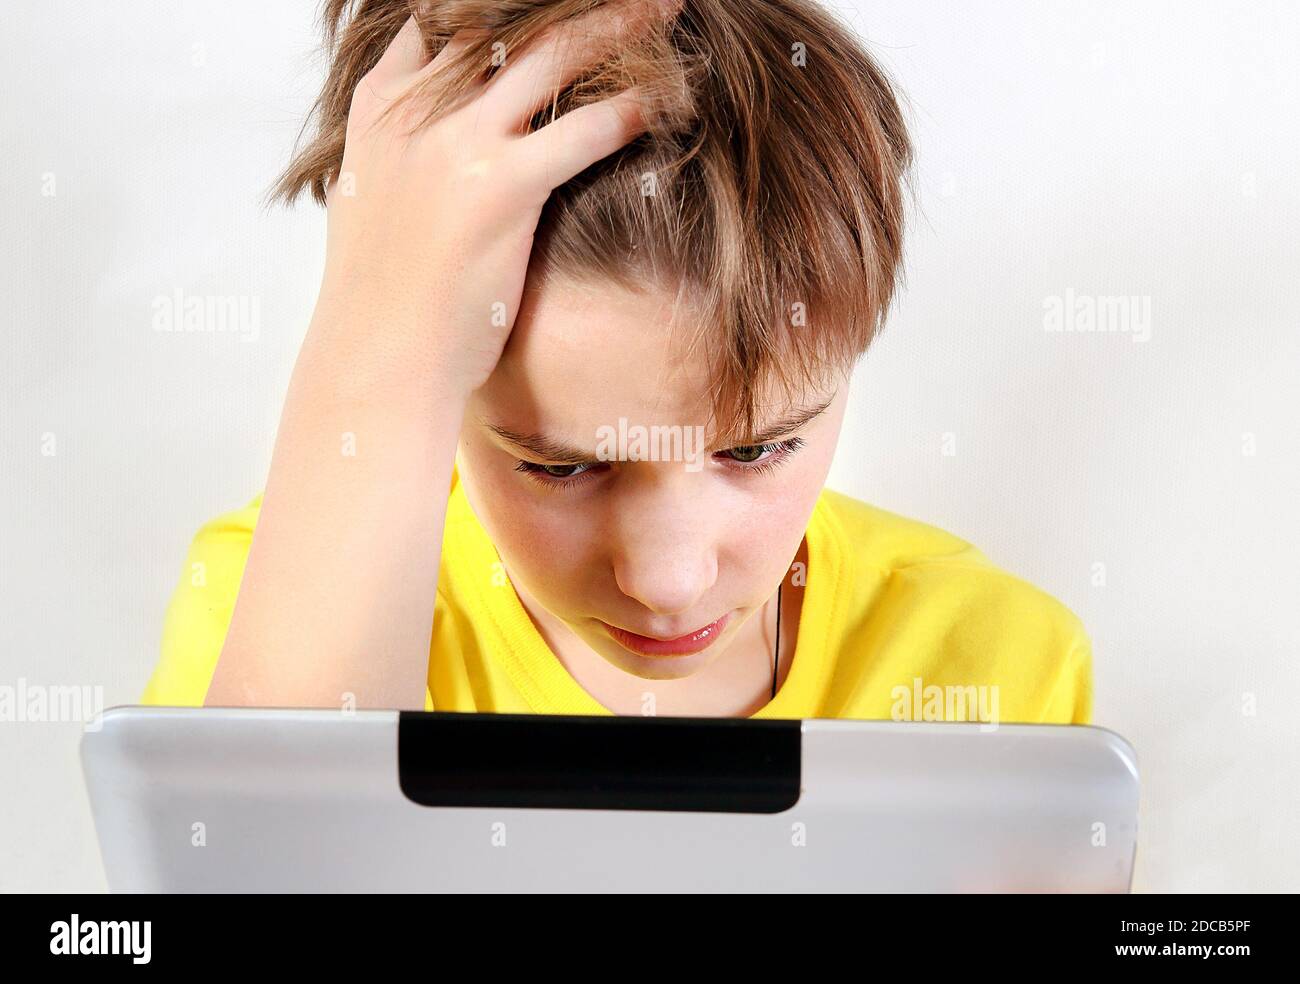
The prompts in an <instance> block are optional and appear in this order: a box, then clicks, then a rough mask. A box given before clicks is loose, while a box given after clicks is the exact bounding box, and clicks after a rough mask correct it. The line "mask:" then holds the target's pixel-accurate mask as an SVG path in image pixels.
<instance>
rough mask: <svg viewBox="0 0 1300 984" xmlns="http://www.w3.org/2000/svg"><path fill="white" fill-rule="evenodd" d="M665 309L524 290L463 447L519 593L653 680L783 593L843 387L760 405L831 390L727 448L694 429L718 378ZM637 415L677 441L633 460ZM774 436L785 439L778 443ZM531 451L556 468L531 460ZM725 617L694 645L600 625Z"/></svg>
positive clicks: (665, 624) (613, 293) (471, 493)
mask: <svg viewBox="0 0 1300 984" xmlns="http://www.w3.org/2000/svg"><path fill="white" fill-rule="evenodd" d="M671 314H672V302H671V298H668V297H666V296H663V295H657V294H651V295H644V296H640V295H635V294H630V293H627V292H625V291H622V290H620V289H617V288H601V289H599V290H597V289H594V288H580V287H576V286H568V285H566V286H559V285H549V286H546V287H544V288H543V289H541V290H539V291H529V292H526V293H525V296H524V301H523V306H522V308H521V310H520V313H519V316H518V318H517V320H516V322H515V326H514V329H513V331H512V333H511V336H510V341H509V343H508V345H507V346H506V349H505V352H504V353H503V355H502V358H501V361H500V363H499V364H498V366H497V369H496V371H495V373H494V374H493V375H492V377H491V378H490V379H489V380H488V382H487V383H486V384H485V385H484V386H483V387H482V388H481V389H480V390H478V391H477V392H476V393H475V394H474V395H473V397H472V398H471V400H470V402H469V406H468V408H467V412H466V417H465V426H464V429H463V430H462V433H461V440H460V447H459V452H458V459H457V461H458V468H459V471H460V474H461V479H462V481H463V482H464V485H465V491H466V494H467V496H468V497H469V501H470V504H471V505H472V506H473V509H474V512H475V514H476V515H477V516H478V518H479V520H480V522H481V523H482V525H483V527H484V529H485V530H486V531H487V533H488V535H489V537H491V539H492V541H493V543H494V544H495V545H496V547H497V550H498V552H499V554H500V556H501V560H502V562H503V564H504V566H505V568H506V571H507V573H508V574H509V576H510V578H511V580H512V582H513V583H514V584H515V586H516V587H517V588H520V594H521V595H527V596H531V598H532V599H533V600H534V601H535V602H538V603H540V604H541V605H542V606H543V607H544V608H545V609H546V610H547V612H549V613H550V615H552V616H553V617H554V618H556V619H558V620H560V621H562V622H563V623H564V626H565V627H567V628H568V629H569V630H571V631H572V632H573V633H574V634H575V635H576V636H577V637H578V638H579V639H581V640H582V641H583V642H584V643H586V645H587V646H589V647H590V648H591V649H592V650H594V651H595V652H597V653H599V654H600V655H601V656H603V657H604V658H605V659H607V660H608V661H609V662H610V663H612V664H613V665H614V666H616V667H618V668H620V669H622V670H624V671H626V672H628V673H631V674H634V675H636V676H640V677H643V678H647V679H678V678H682V677H688V676H691V675H692V674H694V673H696V672H697V671H699V670H700V669H702V668H703V667H705V666H707V665H708V664H709V663H711V662H712V661H713V660H715V659H717V658H718V657H719V656H720V655H722V654H723V653H724V652H725V651H726V650H727V647H728V646H729V645H730V644H731V643H732V642H733V641H734V640H735V639H736V638H737V637H738V633H739V630H740V628H741V626H743V625H744V624H745V623H746V622H747V621H748V619H749V618H750V616H752V615H753V614H754V613H755V612H756V611H758V610H759V609H760V608H761V607H762V606H763V604H764V603H765V602H766V601H767V600H768V599H769V598H770V597H771V596H772V594H773V593H774V592H775V591H776V588H777V586H778V584H780V583H781V580H782V578H783V577H784V576H785V574H786V572H787V570H788V569H789V566H790V564H791V562H792V561H793V560H794V557H795V554H796V552H797V551H798V549H799V545H800V542H801V540H802V539H803V535H804V530H805V528H806V526H807V523H808V518H809V516H810V514H811V512H812V509H813V506H814V505H815V503H816V500H817V496H818V494H819V492H820V491H821V488H822V486H823V484H824V483H825V480H826V474H827V471H828V469H829V468H830V462H831V456H832V454H833V453H834V450H835V444H836V441H837V440H838V438H839V432H840V424H841V422H842V420H843V416H844V405H845V400H846V398H847V392H848V384H847V380H846V379H845V378H844V377H843V375H842V374H836V376H835V378H834V379H833V380H832V381H829V382H828V383H827V384H826V385H825V387H824V388H820V389H818V390H817V391H815V392H808V393H806V394H804V396H803V398H802V399H800V400H798V401H797V402H796V403H795V404H794V405H792V406H788V405H785V404H777V403H774V404H770V405H769V404H764V405H762V406H761V407H760V409H759V411H758V417H759V427H760V432H761V431H762V430H766V429H767V425H769V424H772V423H775V422H776V421H778V420H782V419H786V418H788V417H789V416H790V415H791V413H792V412H794V411H799V410H806V409H809V408H812V409H815V408H817V407H819V406H822V405H823V404H827V405H826V407H825V409H824V410H823V411H822V412H821V413H820V414H817V415H816V416H815V417H813V418H812V419H811V420H810V421H808V422H807V423H805V424H804V425H803V426H801V427H799V428H797V429H796V430H793V431H784V432H782V433H781V434H779V435H774V436H773V437H772V438H771V439H770V440H769V439H767V438H764V440H763V441H762V443H764V444H766V445H768V448H769V450H763V451H760V450H759V449H757V448H754V449H751V450H749V451H745V450H743V449H742V450H740V451H733V452H731V453H730V454H728V453H726V450H727V449H723V448H718V447H716V446H715V443H714V440H713V434H712V433H708V432H704V433H701V431H702V430H703V428H702V426H700V425H703V423H704V422H705V421H707V420H708V413H709V403H708V401H707V399H706V397H707V394H708V392H709V389H710V385H709V384H710V382H711V381H710V379H709V378H708V375H707V369H706V368H705V367H704V366H702V365H700V364H699V362H698V361H691V362H688V361H687V360H686V356H685V348H686V345H685V344H684V338H683V336H685V335H686V334H687V333H686V332H685V331H684V330H681V329H677V330H670V319H671ZM673 336H676V337H673ZM620 420H622V421H623V422H624V423H623V425H622V426H620ZM489 425H493V426H489ZM494 427H495V428H499V429H501V430H504V431H508V432H510V433H511V434H512V435H514V436H516V437H517V438H518V439H520V440H525V441H528V442H530V443H534V441H533V439H535V438H537V437H542V438H547V439H549V440H551V441H552V442H554V443H555V444H557V445H566V446H572V447H573V448H575V449H577V450H578V451H579V452H580V458H581V460H582V461H583V462H587V463H585V464H578V463H576V462H575V461H573V460H566V459H565V458H564V456H562V455H556V454H555V453H554V452H553V451H552V452H551V453H549V454H548V453H539V451H538V450H536V449H533V450H530V449H528V448H525V447H523V446H521V445H519V444H517V443H513V442H512V441H511V440H510V439H509V438H507V437H506V436H503V435H502V433H500V431H499V430H494ZM638 427H640V428H644V429H645V431H646V432H647V434H650V433H652V432H651V431H650V429H651V428H652V427H663V428H673V430H665V431H660V432H657V433H659V434H667V435H673V434H674V430H675V432H676V435H677V436H679V437H680V443H678V444H677V445H676V446H673V445H672V444H671V443H670V442H669V441H668V440H664V441H660V440H650V441H648V442H647V443H645V444H643V445H641V449H642V450H641V459H642V460H627V459H628V458H630V457H632V456H633V455H635V454H636V453H637V447H636V445H635V444H634V443H633V441H634V440H635V438H636V434H637V428H638ZM620 431H621V432H622V433H623V434H624V435H625V436H626V440H625V441H624V442H623V443H622V445H621V446H620V443H619V440H618V437H619V434H620ZM697 435H698V437H700V438H702V440H697ZM602 437H603V438H605V440H606V443H605V444H604V445H602V443H601V439H602ZM792 438H798V439H799V441H795V442H793V444H792V443H791V441H790V439H792ZM753 443H759V442H753ZM778 443H784V444H785V445H786V448H787V450H785V451H781V450H771V447H772V446H773V445H776V444H778ZM800 443H801V445H802V446H797V445H799V444H800ZM734 446H735V445H734V444H732V447H734ZM755 456H757V459H758V460H756V461H751V460H750V459H753V458H754V457H755ZM666 457H675V458H676V460H663V459H664V458H666ZM647 458H649V459H651V460H646V459H647ZM611 459H616V460H611ZM617 459H621V460H617ZM521 461H526V462H530V463H533V464H534V465H538V466H550V467H549V468H548V469H547V470H546V471H545V472H541V470H540V468H535V469H533V470H532V471H531V472H524V471H520V470H518V467H519V463H520V462H521ZM539 472H540V473H539ZM489 573H490V572H485V575H484V576H488V574H489ZM723 617H726V622H725V623H724V624H723V625H722V626H721V628H720V630H718V631H715V632H713V633H711V635H710V637H711V638H712V640H713V641H712V642H711V643H708V644H707V645H705V647H704V648H703V649H701V650H699V651H696V652H693V653H689V654H685V655H682V654H674V655H668V654H663V653H657V654H649V655H647V654H646V653H645V652H643V651H642V652H634V651H632V649H630V648H628V647H627V646H625V645H624V644H623V643H621V642H619V641H618V640H617V639H616V638H615V637H614V636H612V635H611V634H610V632H609V631H608V629H607V627H606V626H607V625H612V626H616V627H618V628H622V629H625V630H628V631H630V632H634V633H637V634H639V635H642V636H653V637H655V638H658V639H672V638H675V637H679V636H683V635H688V634H691V633H694V632H695V631H696V630H698V629H700V628H702V627H705V626H708V625H709V624H710V623H713V622H714V621H715V620H717V619H720V618H723ZM706 641H707V640H706ZM633 644H634V645H635V644H636V641H635V640H633ZM699 644H700V643H699V642H698V641H697V643H696V645H699ZM651 648H654V647H651Z"/></svg>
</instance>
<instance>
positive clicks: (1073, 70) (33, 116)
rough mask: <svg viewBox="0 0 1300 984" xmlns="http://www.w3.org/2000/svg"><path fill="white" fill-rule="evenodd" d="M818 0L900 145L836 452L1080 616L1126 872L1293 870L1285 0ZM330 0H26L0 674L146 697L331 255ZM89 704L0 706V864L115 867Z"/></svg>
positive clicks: (1241, 879)
mask: <svg viewBox="0 0 1300 984" xmlns="http://www.w3.org/2000/svg"><path fill="white" fill-rule="evenodd" d="M835 6H837V7H838V8H839V9H840V10H841V11H842V12H843V14H844V16H845V17H846V19H848V20H849V21H850V22H851V23H853V24H854V25H855V26H857V27H858V28H859V29H860V30H861V31H862V33H863V34H864V35H865V36H866V37H867V38H868V39H869V40H870V41H871V42H872V43H873V45H874V51H875V52H876V54H877V55H878V56H879V57H880V59H881V60H882V61H883V63H884V64H885V65H886V66H887V67H888V68H889V69H890V70H891V71H892V73H893V74H894V75H895V77H896V79H897V80H898V81H899V82H900V84H901V86H902V88H903V89H904V90H905V91H906V93H907V94H908V99H909V103H910V105H909V109H908V111H909V115H910V118H911V121H912V126H913V133H914V136H915V139H916V141H917V145H918V151H919V160H918V168H917V173H916V190H917V206H918V207H917V215H916V218H915V220H914V222H913V225H912V230H911V239H910V243H909V252H908V276H909V281H908V287H907V290H906V291H905V293H904V295H903V297H902V299H901V301H900V304H899V307H898V309H897V311H896V313H895V315H894V317H893V318H892V319H891V322H890V324H889V326H888V327H887V329H886V332H885V334H884V336H883V337H882V338H881V340H880V343H879V345H878V347H877V348H876V349H874V350H873V352H872V353H871V354H870V355H869V356H868V358H867V360H866V361H865V363H864V365H863V368H862V370H861V372H860V373H859V376H858V379H857V383H856V386H855V395H854V399H853V403H852V405H851V408H850V419H849V421H848V423H847V425H846V431H845V434H844V438H843V441H842V444H841V446H840V449H839V454H838V456H837V458H836V461H835V466H834V469H833V472H832V476H831V482H830V484H831V485H832V486H833V487H835V488H838V489H841V490H843V491H845V492H848V493H850V494H853V495H856V496H859V497H861V498H864V499H868V500H870V501H873V502H875V503H877V504H879V505H881V506H884V507H885V508H888V509H892V510H894V511H897V512H902V513H905V514H907V515H911V516H916V517H918V518H922V519H925V520H927V521H929V522H932V523H935V524H937V525H940V526H943V527H946V528H948V529H950V530H952V531H954V532H956V533H958V534H960V535H962V536H964V537H966V538H967V539H969V540H971V541H972V542H974V543H976V544H978V545H980V546H981V547H983V548H984V549H985V551H986V552H987V553H988V554H989V555H990V556H991V557H992V558H993V559H994V560H995V561H996V562H998V563H1000V564H1002V565H1003V566H1005V567H1007V568H1009V569H1011V570H1013V571H1016V572H1017V573H1019V574H1021V575H1023V576H1025V577H1026V578H1028V579H1030V580H1031V581H1034V582H1036V583H1038V584H1040V585H1042V586H1043V587H1044V588H1046V589H1047V590H1049V591H1051V592H1052V593H1053V594H1056V595H1057V596H1058V597H1060V598H1061V599H1062V600H1063V601H1065V602H1066V603H1067V604H1068V605H1070V606H1071V607H1072V608H1074V609H1075V610H1076V611H1077V612H1078V613H1079V614H1080V615H1081V616H1082V617H1083V619H1084V621H1085V624H1086V625H1087V626H1088V628H1089V630H1090V631H1091V634H1092V636H1093V640H1094V646H1095V659H1096V678H1097V703H1096V722H1097V723H1098V724H1100V725H1104V726H1107V727H1110V728H1113V729H1115V730H1117V731H1119V732H1120V733H1122V734H1124V735H1125V736H1126V737H1128V738H1129V739H1130V740H1131V741H1132V742H1133V743H1134V745H1135V746H1136V747H1137V749H1138V752H1139V755H1140V759H1141V765H1142V768H1143V772H1144V803H1143V813H1142V818H1141V824H1142V835H1141V849H1140V851H1139V870H1138V875H1137V879H1136V887H1137V888H1138V889H1139V890H1148V891H1189V890H1226V891H1243V890H1264V889H1273V890H1277V889H1291V890H1295V889H1297V888H1300V844H1298V842H1297V838H1296V837H1295V820H1296V817H1297V815H1298V814H1300V810H1298V809H1297V807H1298V806H1300V793H1297V790H1298V789H1300V751H1298V749H1300V740H1298V739H1300V727H1298V726H1297V723H1296V720H1297V719H1296V706H1295V703H1296V700H1297V698H1298V697H1300V693H1298V691H1300V687H1298V686H1297V683H1298V682H1300V672H1298V671H1297V669H1296V662H1297V660H1298V659H1300V619H1298V618H1297V599H1300V575H1298V574H1297V558H1298V557H1300V523H1298V522H1297V520H1296V518H1295V515H1294V514H1293V508H1294V504H1295V500H1296V492H1297V490H1298V489H1300V466H1298V465H1297V462H1298V461H1300V454H1298V452H1300V433H1298V431H1300V428H1298V427H1297V418H1298V414H1297V407H1296V404H1297V389H1298V387H1297V377H1298V373H1297V369H1298V368H1300V340H1298V334H1300V333H1298V331H1297V327H1298V326H1297V320H1298V319H1297V315H1296V313H1295V297H1294V295H1295V291H1296V279H1297V276H1296V275H1297V272H1300V245H1298V237H1297V233H1296V229H1297V220H1298V219H1300V180H1298V179H1297V174H1298V173H1300V137H1298V135H1297V124H1296V120H1295V117H1296V110H1297V106H1300V91H1298V90H1300V85H1298V82H1297V78H1298V75H1297V71H1296V65H1297V63H1298V62H1300V14H1297V12H1296V11H1295V9H1294V7H1293V6H1291V5H1290V4H1288V3H1285V2H1280V0H1279V2H1241V0H1236V2H1227V0H1223V2H1219V3H1191V2H1187V0H1179V2H1174V0H1161V2H1145V3H1142V4H1136V5H1135V4H1130V3H1126V2H1122V0H1104V2H1088V3H1084V2H1082V0H1077V2H1070V3H1042V2H1032V3H1030V2H1021V3H1006V2H1003V3H997V4H993V3H985V4H978V5H960V6H959V5H952V4H940V3H933V2H931V3H917V2H915V0H889V2H879V3H869V2H861V3H841V4H836V5H835ZM313 16H314V5H313V4H312V3H310V2H309V0H295V2H292V3H289V2H284V3H274V4H268V3H264V2H253V0H229V2H226V3H221V4H211V3H205V2H199V0H184V2H176V0H170V2H166V3H164V2H161V0H149V2H146V0H133V2H130V3H127V2H125V0H113V2H101V3H95V4H85V3H72V2H67V0H60V2H51V0H42V2H36V0H22V2H18V3H11V4H6V11H5V29H4V31H3V32H0V82H2V83H3V85H2V87H0V134H3V140H4V164H3V166H2V167H0V196H2V197H0V209H2V211H0V215H2V216H3V227H2V229H0V298H3V304H2V305H0V309H2V311H3V313H2V314H0V318H3V322H4V324H3V330H0V380H3V416H2V417H0V442H2V443H0V469H2V472H3V495H4V502H3V507H4V509H3V517H4V519H3V526H2V527H0V531H2V532H0V536H2V537H3V543H2V544H0V558H2V560H0V605H2V606H3V614H2V616H0V686H3V685H8V686H16V685H17V683H18V680H19V679H20V678H23V679H25V680H26V681H27V683H28V684H29V685H55V684H76V685H92V686H102V687H103V691H104V698H105V701H106V703H107V704H109V705H112V704H118V703H130V702H133V701H135V700H136V699H137V698H138V696H139V693H140V691H141V688H142V687H143V685H144V682H145V680H146V678H147V676H148V673H149V671H150V669H151V668H152V665H153V663H154V660H155V659H156V656H157V646H158V639H159V632H160V626H161V617H162V613H163V609H164V606H165V604H166V601H167V598H168V596H169V594H170V592H171V590H172V588H173V587H174V585H175V583H176V581H177V579H178V578H179V577H180V575H181V565H182V561H183V559H184V553H185V548H186V546H187V544H188V542H189V539H190V537H191V536H192V535H193V533H194V531H195V529H196V528H197V527H198V525H199V524H200V523H202V522H203V521H204V520H205V519H207V518H209V517H211V516H213V515H215V514H216V513H218V512H221V511H223V510H226V509H230V508H233V507H235V506H238V505H242V504H243V503H244V502H245V501H246V500H247V499H248V498H249V497H250V496H251V495H252V494H253V493H255V492H256V491H257V490H259V489H260V488H261V487H262V483H263V481H264V478H265V473H266V468H267V464H268V462H269V458H270V452H271V447H272V442H273V439H274V433H275V426H276V423H277V419H278V414H279V408H280V403H281V401H282V398H283V394H284V387H285V386H286V384H287V381H288V376H289V372H290V369H291V366H292V362H293V358H294V355H295V353H296V351H297V346H298V344H299V342H300V340H301V337H302V333H303V331H304V329H305V326H306V323H307V320H308V317H309V315H310V312H311V308H312V304H313V300H314V297H315V289H316V286H317V284H318V282H319V275H320V269H321V262H322V256H323V252H322V250H323V234H324V225H323V215H322V214H321V213H320V212H318V211H317V210H316V209H315V208H314V207H310V206H300V208H299V210H298V211H296V212H283V211H276V212H267V211H265V210H263V208H262V207H261V204H260V200H261V195H262V193H263V192H264V191H265V190H266V188H267V187H268V186H269V184H270V183H271V181H272V179H273V178H274V177H275V175H276V174H277V173H278V170H279V168H280V167H281V166H282V165H283V164H284V163H285V162H286V160H287V158H288V153H289V150H290V147H291V145H292V141H293V138H294V136H295V134H296V132H297V128H298V126H299V124H300V122H301V119H302V116H303V113H304V112H305V110H306V108H307V106H308V105H309V102H310V100H311V98H312V97H313V96H314V93H315V89H316V86H317V84H318V80H319V77H320V71H321V65H320V62H319V59H318V58H317V57H316V56H315V54H314V45H315V34H314V30H313V24H312V21H313ZM51 191H52V192H53V193H52V194H50V192H51ZM177 289H180V290H182V291H183V292H184V294H185V295H187V296H188V295H191V294H193V295H221V296H231V295H234V296H240V295H243V296H247V297H255V298H257V300H258V303H259V304H260V325H259V331H258V333H257V337H256V338H255V339H252V338H249V337H241V336H239V335H237V334H217V333H211V334H194V333H190V334H185V333H177V334H168V333H162V332H158V331H155V330H154V329H153V327H152V325H153V318H154V307H153V301H154V299H155V298H156V297H158V296H159V295H163V296H170V295H171V294H172V293H173V292H174V291H175V290H177ZM1067 289H1072V290H1073V291H1075V292H1076V294H1086V295H1094V296H1096V295H1108V296H1112V295H1123V296H1132V297H1139V298H1149V303H1150V306H1151V307H1150V310H1151V329H1150V337H1149V339H1147V340H1146V341H1143V342H1135V341H1134V340H1133V337H1132V335H1131V334H1127V333H1119V332H1108V333H1091V334H1080V333H1065V334H1063V333H1051V332H1048V331H1045V330H1044V304H1045V301H1046V300H1047V299H1048V298H1050V297H1052V296H1064V295H1065V292H1066V291H1067ZM51 436H52V437H51ZM51 449H52V450H54V452H55V453H54V454H52V455H51V454H49V453H43V452H48V451H50V450H51ZM945 450H948V451H951V452H953V453H950V454H946V453H945ZM1252 452H1253V453H1252ZM1098 565H1101V566H1098ZM1099 582H1104V583H1099ZM1252 700H1253V708H1254V713H1253V714H1250V713H1246V712H1245V711H1246V710H1248V709H1249V708H1250V702H1251V701H1252ZM79 736H80V729H79V727H78V726H77V725H76V724H67V723H64V724H55V723H43V724H34V723H0V889H8V890H62V889H76V890H96V889H100V888H102V887H103V886H104V881H103V876H102V872H101V870H100V867H99V860H98V851H97V846H96V844H95V840H94V832H93V828H92V826H91V822H90V816H89V812H88V808H87V804H86V800H85V796H84V792H83V790H82V786H81V776H80V772H79V765H78V760H77V754H76V750H77V741H78V738H79Z"/></svg>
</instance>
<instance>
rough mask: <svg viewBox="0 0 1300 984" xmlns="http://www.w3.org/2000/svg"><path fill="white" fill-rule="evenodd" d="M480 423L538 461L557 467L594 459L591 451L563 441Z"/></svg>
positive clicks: (584, 462)
mask: <svg viewBox="0 0 1300 984" xmlns="http://www.w3.org/2000/svg"><path fill="white" fill-rule="evenodd" d="M481 422H482V424H483V426H484V427H486V428H487V429H488V430H490V431H491V432H492V433H493V434H495V435H496V436H497V437H499V438H501V440H503V441H505V442H506V443H507V444H513V445H514V446H515V447H517V448H519V449H520V450H521V451H525V452H527V453H529V454H531V455H532V456H533V457H534V458H537V459H538V460H540V461H545V462H548V463H551V464H557V465H585V464H588V463H590V462H591V461H593V460H594V459H595V455H594V454H593V453H592V452H591V451H586V450H584V449H582V448H579V447H575V446H573V445H571V444H565V443H564V442H563V441H557V440H555V439H554V438H551V437H547V436H546V435H545V434H521V433H519V432H518V431H513V430H511V429H510V428H509V427H502V426H501V425H500V424H494V423H491V422H490V421H487V420H484V421H481Z"/></svg>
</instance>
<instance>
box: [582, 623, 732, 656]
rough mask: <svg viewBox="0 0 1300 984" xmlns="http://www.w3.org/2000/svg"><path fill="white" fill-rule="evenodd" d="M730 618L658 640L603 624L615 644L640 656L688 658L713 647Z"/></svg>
mask: <svg viewBox="0 0 1300 984" xmlns="http://www.w3.org/2000/svg"><path fill="white" fill-rule="evenodd" d="M730 618H731V613H730V612H728V613H727V614H726V615H723V616H722V618H720V619H717V620H716V621H713V622H710V623H709V624H708V625H705V626H703V627H701V628H698V629H696V630H695V631H694V632H688V633H687V634H686V635H683V636H677V637H676V638H675V639H656V638H654V637H652V636H643V635H638V634H637V633H635V632H629V631H628V630H627V629H620V628H619V627H618V626H616V625H610V624H609V623H608V622H602V623H601V624H602V625H603V626H604V627H605V631H606V632H608V633H609V634H610V636H611V637H612V638H613V640H614V641H615V642H617V643H618V644H619V645H620V646H622V647H623V648H624V649H628V650H630V651H632V652H634V653H636V654H637V655H639V656H688V655H690V654H691V653H698V652H700V651H702V650H704V649H707V648H709V646H711V645H713V643H714V642H715V641H717V638H718V636H720V635H722V630H723V629H724V628H726V626H727V622H728V621H729V620H730Z"/></svg>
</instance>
